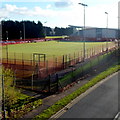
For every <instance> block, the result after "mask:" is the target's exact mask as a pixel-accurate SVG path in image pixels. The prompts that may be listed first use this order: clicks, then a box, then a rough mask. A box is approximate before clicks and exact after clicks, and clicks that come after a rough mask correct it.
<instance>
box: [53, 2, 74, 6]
mask: <svg viewBox="0 0 120 120" xmlns="http://www.w3.org/2000/svg"><path fill="white" fill-rule="evenodd" d="M71 5H72V3H71V2H55V6H56V7H69V6H71Z"/></svg>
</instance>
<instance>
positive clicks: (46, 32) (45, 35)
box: [44, 21, 47, 37]
mask: <svg viewBox="0 0 120 120" xmlns="http://www.w3.org/2000/svg"><path fill="white" fill-rule="evenodd" d="M46 23H47V21H45V22H44V24H46ZM44 30H45V31H44V32H45V37H46V35H47V31H46V27H45V29H44Z"/></svg>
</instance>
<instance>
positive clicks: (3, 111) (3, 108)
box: [2, 75, 5, 120]
mask: <svg viewBox="0 0 120 120" xmlns="http://www.w3.org/2000/svg"><path fill="white" fill-rule="evenodd" d="M2 118H3V120H5V94H4V76H3V75H2Z"/></svg>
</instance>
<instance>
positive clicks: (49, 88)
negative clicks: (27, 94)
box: [48, 75, 51, 93]
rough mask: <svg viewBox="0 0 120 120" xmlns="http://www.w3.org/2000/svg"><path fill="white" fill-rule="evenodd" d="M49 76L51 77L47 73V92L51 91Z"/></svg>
mask: <svg viewBox="0 0 120 120" xmlns="http://www.w3.org/2000/svg"><path fill="white" fill-rule="evenodd" d="M50 78H51V76H50V75H49V76H48V91H49V93H50V92H51V87H50Z"/></svg>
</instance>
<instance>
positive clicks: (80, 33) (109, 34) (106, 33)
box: [70, 26, 118, 41]
mask: <svg viewBox="0 0 120 120" xmlns="http://www.w3.org/2000/svg"><path fill="white" fill-rule="evenodd" d="M70 27H72V28H73V29H74V32H73V34H72V35H71V36H74V37H75V36H76V37H77V38H78V39H79V38H80V39H81V40H82V38H83V37H84V36H85V38H86V41H96V40H97V41H99V40H101V41H106V40H108V41H111V40H115V39H117V38H118V29H112V28H108V29H107V28H95V27H86V29H85V30H82V27H80V26H70ZM78 28H79V29H78ZM80 28H81V30H80ZM75 29H76V31H75Z"/></svg>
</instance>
